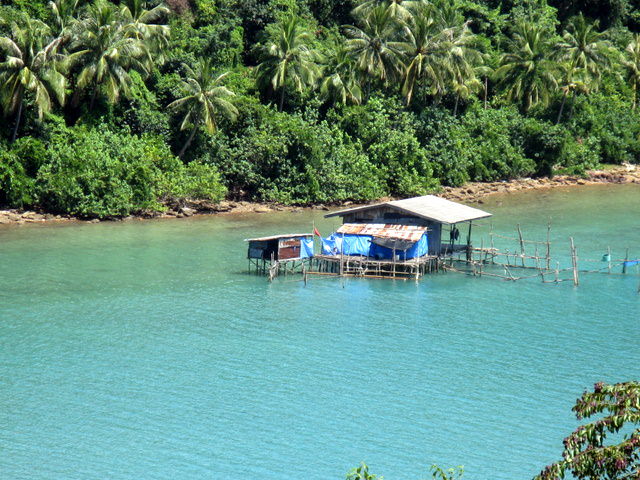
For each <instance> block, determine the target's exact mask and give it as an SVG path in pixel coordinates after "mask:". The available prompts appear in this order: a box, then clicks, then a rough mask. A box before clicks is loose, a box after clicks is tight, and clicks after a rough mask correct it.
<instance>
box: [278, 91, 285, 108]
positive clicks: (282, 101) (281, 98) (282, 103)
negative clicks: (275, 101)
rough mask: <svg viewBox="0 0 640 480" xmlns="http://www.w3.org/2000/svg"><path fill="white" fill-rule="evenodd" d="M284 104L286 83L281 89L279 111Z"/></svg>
mask: <svg viewBox="0 0 640 480" xmlns="http://www.w3.org/2000/svg"><path fill="white" fill-rule="evenodd" d="M283 106H284V85H283V86H282V88H281V89H280V107H279V108H278V111H280V112H281V111H282V107H283Z"/></svg>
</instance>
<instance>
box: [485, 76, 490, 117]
mask: <svg viewBox="0 0 640 480" xmlns="http://www.w3.org/2000/svg"><path fill="white" fill-rule="evenodd" d="M488 92H489V80H488V78H487V76H486V75H485V77H484V109H485V110H486V109H487V94H488Z"/></svg>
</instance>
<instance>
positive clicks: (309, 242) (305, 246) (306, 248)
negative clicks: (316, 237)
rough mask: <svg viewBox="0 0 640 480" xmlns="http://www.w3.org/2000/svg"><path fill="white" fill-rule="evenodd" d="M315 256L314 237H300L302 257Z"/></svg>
mask: <svg viewBox="0 0 640 480" xmlns="http://www.w3.org/2000/svg"><path fill="white" fill-rule="evenodd" d="M311 257H313V238H301V239H300V258H311Z"/></svg>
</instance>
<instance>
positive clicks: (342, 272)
mask: <svg viewBox="0 0 640 480" xmlns="http://www.w3.org/2000/svg"><path fill="white" fill-rule="evenodd" d="M343 262H344V233H343V234H342V242H340V276H342V275H343V274H344V263H343Z"/></svg>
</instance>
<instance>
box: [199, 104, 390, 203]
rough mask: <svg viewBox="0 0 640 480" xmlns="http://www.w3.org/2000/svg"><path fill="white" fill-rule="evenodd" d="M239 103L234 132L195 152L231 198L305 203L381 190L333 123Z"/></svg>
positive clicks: (369, 196)
mask: <svg viewBox="0 0 640 480" xmlns="http://www.w3.org/2000/svg"><path fill="white" fill-rule="evenodd" d="M239 107H240V112H241V115H240V117H239V118H238V121H237V122H236V123H235V124H234V132H233V133H231V134H230V135H228V136H227V135H223V134H222V133H219V134H218V135H216V136H214V137H212V138H210V140H209V143H208V145H207V146H206V147H205V148H202V149H201V152H200V153H198V157H199V158H201V159H202V161H203V162H205V163H208V164H212V165H215V166H216V167H217V168H218V169H219V170H220V172H221V174H222V177H223V179H224V182H225V184H226V185H228V186H229V188H230V193H231V196H232V197H234V198H249V199H252V200H258V201H276V202H282V203H285V204H307V203H311V202H337V201H343V200H369V199H373V198H376V197H378V196H380V195H383V194H384V192H385V190H384V188H382V187H381V184H380V182H379V180H378V178H379V173H378V171H377V169H376V167H375V166H374V165H372V163H371V162H370V161H369V158H368V157H367V156H366V155H365V154H364V152H363V151H362V148H361V147H360V144H359V143H357V142H353V141H352V140H351V138H350V137H349V136H348V135H345V134H344V133H343V132H341V131H340V129H339V128H337V127H336V126H331V127H330V126H329V124H328V123H326V122H320V123H314V122H313V121H308V120H306V119H305V118H303V116H301V115H290V114H286V113H281V112H276V111H275V110H273V109H272V108H268V107H265V106H262V105H260V104H257V103H255V102H246V103H244V104H240V105H239Z"/></svg>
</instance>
